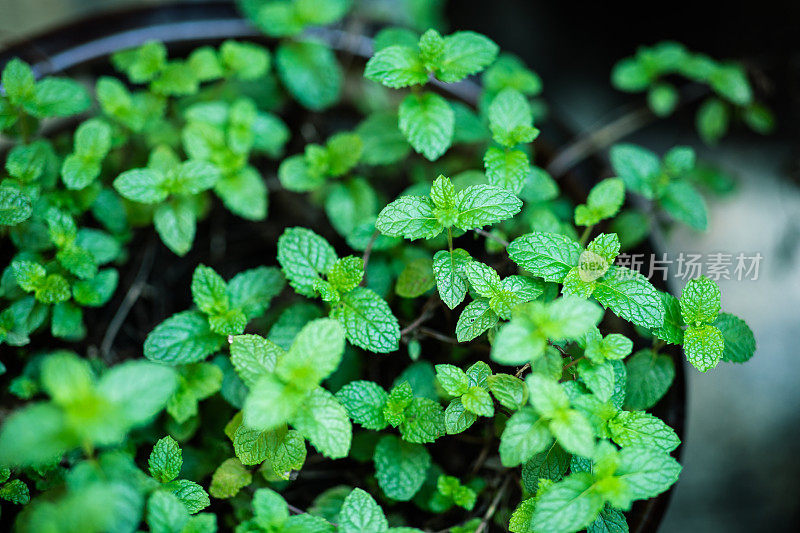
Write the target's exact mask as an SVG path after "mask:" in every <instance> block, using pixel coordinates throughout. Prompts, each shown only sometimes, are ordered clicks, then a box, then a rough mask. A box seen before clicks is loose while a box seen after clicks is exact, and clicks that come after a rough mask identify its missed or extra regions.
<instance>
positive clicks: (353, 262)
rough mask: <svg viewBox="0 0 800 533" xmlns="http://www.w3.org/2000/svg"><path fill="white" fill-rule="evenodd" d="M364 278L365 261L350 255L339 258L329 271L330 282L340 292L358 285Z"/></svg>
mask: <svg viewBox="0 0 800 533" xmlns="http://www.w3.org/2000/svg"><path fill="white" fill-rule="evenodd" d="M363 279H364V261H363V260H362V259H361V258H360V257H356V256H354V255H349V256H347V257H343V258H341V259H339V260H337V261H336V262H335V263H334V264H333V266H332V267H331V269H330V270H329V271H328V282H330V284H331V285H332V286H333V287H334V288H335V289H336V290H337V291H338V292H340V293H344V292H347V291H351V290H353V289H355V288H356V287H358V285H359V284H360V283H361V280H363Z"/></svg>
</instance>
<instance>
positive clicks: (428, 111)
mask: <svg viewBox="0 0 800 533" xmlns="http://www.w3.org/2000/svg"><path fill="white" fill-rule="evenodd" d="M399 127H400V131H401V132H402V133H403V135H405V137H406V139H407V140H408V142H409V143H410V144H411V146H412V148H414V150H415V151H416V152H417V153H420V154H422V155H424V156H425V158H427V159H428V160H430V161H436V160H437V159H439V157H440V156H442V155H443V154H444V153H445V152H446V151H447V149H448V148H449V147H450V145H451V144H452V142H453V132H454V127H455V114H454V113H453V110H452V109H451V107H450V104H448V103H447V100H445V99H444V98H442V97H441V96H439V95H437V94H434V93H431V92H426V93H423V94H421V95H414V94H410V95H408V96H407V97H406V98H405V99H404V100H403V102H402V103H401V104H400V109H399Z"/></svg>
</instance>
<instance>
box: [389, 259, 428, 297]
mask: <svg viewBox="0 0 800 533" xmlns="http://www.w3.org/2000/svg"><path fill="white" fill-rule="evenodd" d="M434 285H436V278H435V277H434V273H433V261H431V260H430V259H428V258H427V257H419V258H417V259H414V260H413V261H409V262H408V263H407V264H406V267H405V268H404V269H403V271H402V272H400V275H399V276H397V284H396V285H395V289H394V290H395V292H396V293H397V295H398V296H400V297H401V298H416V297H418V296H422V295H423V294H425V293H426V292H428V291H429V290H430V289H432V288H433V286H434Z"/></svg>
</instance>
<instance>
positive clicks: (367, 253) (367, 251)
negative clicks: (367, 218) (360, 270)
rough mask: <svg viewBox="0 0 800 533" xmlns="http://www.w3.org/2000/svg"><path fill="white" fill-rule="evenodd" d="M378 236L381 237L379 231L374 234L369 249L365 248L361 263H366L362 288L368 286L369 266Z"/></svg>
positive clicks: (368, 244) (370, 239)
mask: <svg viewBox="0 0 800 533" xmlns="http://www.w3.org/2000/svg"><path fill="white" fill-rule="evenodd" d="M378 235H380V232H379V231H378V230H375V231H373V232H372V236H371V237H370V238H369V242H368V243H367V247H366V248H364V255H362V256H361V262H362V263H364V279H362V280H361V286H365V285H366V284H367V265H369V257H370V255H372V247H373V246H375V240H376V239H377V238H378Z"/></svg>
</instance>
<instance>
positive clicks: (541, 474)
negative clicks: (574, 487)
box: [522, 442, 571, 492]
mask: <svg viewBox="0 0 800 533" xmlns="http://www.w3.org/2000/svg"><path fill="white" fill-rule="evenodd" d="M570 457H571V456H570V454H568V453H567V452H565V451H564V450H563V449H562V448H561V447H560V446H559V445H558V444H556V443H555V442H554V443H553V444H551V445H550V446H549V447H548V448H547V450H545V451H543V452H540V453H537V454H536V455H534V456H533V458H532V459H530V460H529V461H528V462H526V463H525V464H524V465H522V484H523V485H524V487H525V489H526V490H528V491H530V492H536V491H537V490H538V487H539V480H540V479H550V480H554V481H555V480H558V479H561V477H562V476H563V475H564V474H565V473H566V471H567V469H568V468H569V460H570Z"/></svg>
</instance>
